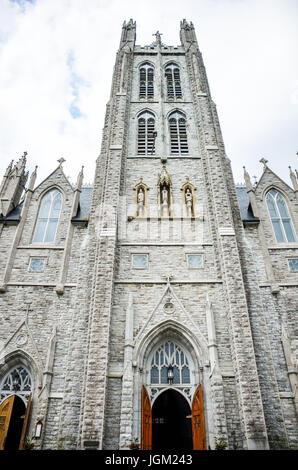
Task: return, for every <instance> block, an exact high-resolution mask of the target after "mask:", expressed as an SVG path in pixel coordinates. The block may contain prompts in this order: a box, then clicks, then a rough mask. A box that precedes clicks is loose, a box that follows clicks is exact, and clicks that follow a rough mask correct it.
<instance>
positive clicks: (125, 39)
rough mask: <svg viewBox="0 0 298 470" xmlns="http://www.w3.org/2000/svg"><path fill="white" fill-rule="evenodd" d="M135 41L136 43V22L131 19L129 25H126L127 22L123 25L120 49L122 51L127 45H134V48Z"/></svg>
mask: <svg viewBox="0 0 298 470" xmlns="http://www.w3.org/2000/svg"><path fill="white" fill-rule="evenodd" d="M135 41H136V22H135V21H133V20H132V18H131V19H130V20H129V22H128V23H126V21H124V23H123V26H122V34H121V40H120V47H119V49H122V48H123V46H125V45H126V44H127V43H132V46H134V44H135Z"/></svg>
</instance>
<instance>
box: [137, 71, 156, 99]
mask: <svg viewBox="0 0 298 470" xmlns="http://www.w3.org/2000/svg"><path fill="white" fill-rule="evenodd" d="M153 97H154V69H153V67H152V65H150V64H148V63H145V64H142V65H141V67H140V98H148V99H152V98H153Z"/></svg>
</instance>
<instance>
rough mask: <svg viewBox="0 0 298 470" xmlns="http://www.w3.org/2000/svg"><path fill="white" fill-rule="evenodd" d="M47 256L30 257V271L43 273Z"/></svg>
mask: <svg viewBox="0 0 298 470" xmlns="http://www.w3.org/2000/svg"><path fill="white" fill-rule="evenodd" d="M45 261H46V259H45V258H37V257H36V258H35V257H34V258H30V262H29V271H30V272H34V273H42V272H43V270H44V266H45Z"/></svg>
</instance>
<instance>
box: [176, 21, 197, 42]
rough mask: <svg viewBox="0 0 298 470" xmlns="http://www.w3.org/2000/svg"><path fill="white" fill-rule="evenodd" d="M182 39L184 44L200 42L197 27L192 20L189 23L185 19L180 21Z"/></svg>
mask: <svg viewBox="0 0 298 470" xmlns="http://www.w3.org/2000/svg"><path fill="white" fill-rule="evenodd" d="M180 40H181V43H182V45H183V46H185V45H186V44H187V43H188V44H191V43H196V44H197V43H198V41H197V37H196V32H195V28H194V25H193V23H192V22H190V23H188V22H187V21H186V20H185V19H184V20H183V21H181V22H180Z"/></svg>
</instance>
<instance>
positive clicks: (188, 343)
mask: <svg viewBox="0 0 298 470" xmlns="http://www.w3.org/2000/svg"><path fill="white" fill-rule="evenodd" d="M197 333H198V332H197V331H191V330H189V329H188V328H187V327H185V326H184V325H183V324H181V323H180V322H178V321H176V320H173V319H168V320H165V321H162V322H161V323H158V324H157V325H155V326H154V327H153V328H151V329H150V330H149V331H148V332H147V333H146V334H145V335H144V336H143V337H142V338H140V339H139V340H138V338H136V339H137V341H136V343H135V347H134V363H135V364H137V365H138V366H139V368H140V369H143V370H144V369H145V368H146V362H147V358H148V357H149V355H150V353H151V352H152V350H153V349H154V348H155V347H157V345H158V344H159V343H160V342H161V341H162V339H167V338H173V339H176V340H177V341H178V342H179V343H181V345H182V346H184V347H185V348H186V349H187V351H188V353H189V354H190V355H191V358H192V361H193V363H194V365H195V366H197V367H198V368H200V367H203V366H204V365H206V364H207V363H209V354H208V346H207V342H206V340H205V339H204V338H203V336H202V335H199V334H197Z"/></svg>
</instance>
